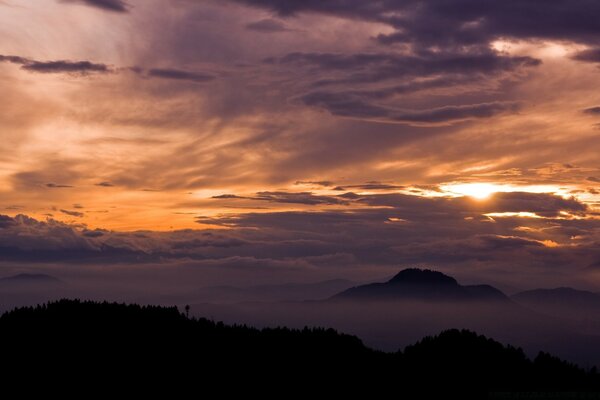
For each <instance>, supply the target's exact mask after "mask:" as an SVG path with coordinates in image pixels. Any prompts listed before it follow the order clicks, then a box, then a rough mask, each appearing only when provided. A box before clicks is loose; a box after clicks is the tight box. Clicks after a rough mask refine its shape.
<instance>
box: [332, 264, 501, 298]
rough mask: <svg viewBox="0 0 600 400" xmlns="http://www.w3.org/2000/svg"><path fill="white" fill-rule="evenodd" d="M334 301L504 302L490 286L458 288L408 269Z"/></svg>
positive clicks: (430, 273) (433, 273)
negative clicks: (385, 280)
mask: <svg viewBox="0 0 600 400" xmlns="http://www.w3.org/2000/svg"><path fill="white" fill-rule="evenodd" d="M332 299H335V300H385V301H389V300H429V301H443V300H453V301H454V300H456V301H508V300H509V299H508V297H506V295H505V294H504V293H502V292H501V291H500V290H498V289H496V288H494V287H493V286H490V285H466V286H464V285H460V284H459V283H458V282H457V281H456V279H454V278H452V277H450V276H448V275H445V274H443V273H441V272H438V271H432V270H428V269H418V268H408V269H405V270H402V271H400V272H399V273H398V274H397V275H396V276H394V277H393V278H392V279H390V280H389V281H387V282H383V283H372V284H368V285H362V286H356V287H353V288H350V289H347V290H345V291H343V292H341V293H339V294H337V295H335V296H333V297H332Z"/></svg>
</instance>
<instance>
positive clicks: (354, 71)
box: [0, 0, 600, 262]
mask: <svg viewBox="0 0 600 400" xmlns="http://www.w3.org/2000/svg"><path fill="white" fill-rule="evenodd" d="M346 3H347V4H345V6H344V8H343V9H336V8H335V7H333V6H330V5H328V4H330V3H327V2H324V3H322V4H321V3H319V4H317V3H314V4H313V3H312V2H308V3H306V4H305V3H302V4H300V3H297V4H296V3H294V5H293V6H292V5H288V6H289V7H290V8H289V9H288V8H285V7H284V8H282V7H283V6H282V5H281V4H280V3H278V2H274V1H273V2H271V1H266V0H265V1H250V0H248V1H246V0H244V1H241V0H240V1H233V0H232V1H212V0H206V1H201V2H193V1H184V0H181V1H165V0H144V1H141V0H140V1H137V0H131V1H129V0H128V1H122V0H106V1H99V0H70V1H54V0H45V1H37V0H5V1H1V2H0V87H1V88H2V91H1V92H2V107H0V207H1V208H2V211H1V212H0V213H1V214H5V215H8V216H10V217H15V216H17V215H19V214H23V215H27V216H29V217H32V218H34V219H36V220H37V221H47V220H48V221H59V222H64V223H65V224H66V226H71V227H74V228H75V229H76V230H78V231H79V232H84V231H85V230H93V229H96V228H100V229H106V230H112V231H137V230H145V231H171V230H177V229H207V228H210V229H215V228H218V229H221V230H223V229H229V230H231V229H235V227H236V226H238V224H236V223H235V221H236V218H237V219H239V220H240V221H249V220H250V219H252V218H255V216H254V215H255V214H264V216H263V217H262V218H269V217H270V215H276V213H300V215H302V213H307V214H306V215H314V214H315V213H322V215H341V216H350V215H356V213H358V214H360V215H363V214H361V213H374V212H379V211H378V210H387V211H389V212H391V211H394V210H398V212H397V214H393V215H392V214H389V215H387V214H386V216H385V217H384V218H383V222H385V223H386V224H389V223H396V224H399V223H402V222H403V221H411V217H412V214H411V212H412V211H411V208H410V207H408V206H407V208H402V209H400V208H399V207H400V206H399V205H398V204H397V203H394V204H393V205H390V203H389V202H390V201H391V200H390V199H396V200H397V199H402V201H403V202H404V201H407V202H410V201H413V200H411V199H412V198H414V201H417V200H418V199H422V198H424V199H432V202H430V203H427V204H429V206H428V207H433V208H432V210H434V211H435V209H436V207H442V206H443V207H446V205H447V204H458V203H453V201H454V200H452V199H459V200H457V201H462V200H460V198H461V197H463V196H465V199H466V200H465V202H463V203H460V207H466V208H464V209H463V208H460V207H459V208H460V210H461V211H456V212H465V213H467V211H468V214H465V218H471V220H479V218H481V219H482V221H483V220H486V221H494V222H495V223H498V224H504V223H505V222H502V220H503V218H510V219H511V221H520V222H518V223H517V222H515V225H514V226H512V225H511V227H510V229H509V228H506V227H503V228H498V229H497V230H495V231H493V232H491V231H490V232H488V233H486V234H492V233H493V234H495V235H497V236H498V238H501V239H502V238H513V237H517V238H524V239H527V240H532V241H534V242H535V243H539V244H541V245H544V246H546V247H557V246H559V247H560V246H562V247H564V248H566V247H568V246H579V243H581V242H578V240H579V241H580V240H582V239H581V238H583V237H585V238H586V240H587V242H586V243H587V244H588V245H589V246H592V247H593V248H595V247H596V242H597V236H596V235H597V232H598V231H597V228H596V225H595V224H596V222H595V221H596V220H597V216H598V207H599V206H598V205H599V204H600V164H599V163H598V154H599V151H600V140H599V138H598V135H599V132H600V131H599V127H600V108H598V107H599V106H600V94H599V93H600V90H599V89H600V80H599V79H598V76H599V74H600V69H599V67H598V65H600V64H599V62H598V60H600V57H597V54H596V52H597V51H598V50H597V49H596V48H595V47H594V43H595V42H594V40H595V39H594V38H598V37H599V36H600V27H598V26H597V23H596V22H594V20H591V19H588V18H587V17H586V13H583V11H581V10H579V11H578V9H576V8H564V9H562V8H561V7H562V2H556V4H554V3H553V4H552V6H548V7H550V9H549V10H547V12H546V13H544V14H540V16H539V18H538V19H536V21H535V24H525V22H522V21H521V20H520V19H519V18H516V16H515V15H511V16H510V18H509V17H506V15H508V14H506V13H510V10H509V11H507V10H505V9H504V6H503V5H501V4H495V5H487V6H486V7H488V6H489V7H490V9H489V10H488V9H486V8H485V7H484V6H483V5H482V6H481V7H475V8H466V7H467V3H468V2H467V1H466V0H456V1H455V3H456V4H455V6H456V10H463V9H464V10H467V11H465V12H460V13H459V12H457V13H452V12H447V11H443V10H444V9H443V7H444V6H443V4H442V3H439V2H436V1H432V2H429V3H428V4H427V6H426V7H425V6H423V7H424V8H423V9H404V8H402V7H403V6H401V5H400V3H398V4H396V3H394V2H377V7H375V6H373V7H372V8H368V7H367V8H364V7H366V6H365V5H364V4H361V3H359V2H354V1H350V0H348V1H346ZM486 4H487V3H486ZM565 4H566V3H565ZM378 7H379V8H378ZM386 7H387V8H386ZM395 7H396V8H395ZM436 7H439V8H436ZM469 7H472V5H471V6H469ZM523 7H525V6H524V5H523ZM540 7H542V6H540ZM565 7H567V6H566V5H565ZM540 11H541V10H540ZM580 11H581V12H582V13H583V14H582V15H581V16H578V18H579V21H580V23H579V24H578V25H574V26H570V25H568V21H569V20H570V19H569V18H565V19H560V20H559V21H561V22H560V23H557V22H556V21H555V20H553V19H551V18H550V17H549V16H552V15H567V14H568V13H578V12H580ZM584 11H585V10H584ZM532 12H535V10H534V11H532ZM587 14H591V15H593V14H594V12H593V10H588V12H587ZM393 15H410V16H411V18H410V19H406V20H403V19H402V18H398V19H395V17H392V16H393ZM569 15H570V14H569ZM503 18H507V19H506V20H504V19H503ZM544 18H550V19H549V20H548V21H547V20H546V19H544ZM572 19H573V18H572ZM419 21H420V22H419ZM413 22H414V23H413ZM521 23H522V24H523V25H520V24H521ZM557 24H558V25H557ZM561 24H563V25H561ZM424 27H426V28H424ZM441 27H443V28H441ZM449 27H450V28H449ZM599 54H600V53H599ZM507 193H508V195H507ZM519 193H526V194H530V195H529V197H527V196H526V195H524V196H525V197H523V196H521V195H519ZM503 194H504V195H503ZM394 196H395V197H394ZM503 196H504V197H503ZM407 199H408V200H407ZM440 199H441V200H440ZM507 199H508V200H507ZM396 200H394V201H396ZM509 200H510V205H509V204H508V203H507V202H508V201H509ZM402 204H404V203H402ZM419 204H425V203H419ZM402 207H404V205H403V206H402ZM453 207H454V206H453ZM456 207H458V206H456ZM390 210H391V211H390ZM444 210H445V209H444ZM387 211H386V212H387ZM434 211H431V212H432V214H431V216H430V217H428V218H430V219H431V221H432V222H433V221H434V220H435V218H437V217H436V216H435V215H437V214H436V213H435V212H434ZM473 211H475V213H474V214H473ZM394 212H395V211H394ZM441 212H442V211H440V213H441ZM444 212H447V210H446V211H444ZM281 215H284V214H281ZM286 215H295V214H286ZM365 215H366V214H365ZM440 215H441V214H440ZM256 218H258V217H256ZM440 218H441V217H440ZM539 220H542V222H540V221H539ZM232 221H233V222H232ZM261 221H262V220H261ZM269 221H270V220H269ZM440 221H441V220H440ZM564 221H571V222H570V223H571V224H575V223H577V224H578V225H577V230H578V231H577V232H574V230H575V228H574V227H573V226H570V227H569V229H570V230H572V231H573V232H572V233H571V234H567V233H564V232H563V233H561V235H560V236H557V235H556V230H555V228H556V226H558V225H560V226H562V227H563V228H564V226H563V225H564V224H565V222H564ZM577 221H584V222H585V221H589V225H585V226H584V225H582V224H583V223H580V222H577ZM261 223H266V222H264V221H263V222H261ZM443 223H444V222H443V221H442V222H440V224H442V225H443ZM541 223H544V224H547V226H546V227H545V228H542V227H540V225H539V224H541ZM244 224H245V223H241V225H240V226H244V227H247V226H246V225H244ZM253 224H254V222H253ZM561 224H563V225H561ZM252 227H256V226H254V225H252ZM553 227H554V228H553ZM258 228H259V229H261V228H262V225H260V226H258ZM286 229H287V228H286ZM289 229H290V232H291V231H294V229H292V228H289ZM486 229H487V228H486ZM565 229H566V228H565ZM484 230H485V229H484ZM579 231H581V232H579ZM477 232H478V233H477V234H480V233H481V231H480V230H477ZM448 239H450V237H448ZM413 245H415V246H416V245H417V243H416V242H415V243H413ZM586 262H587V261H586Z"/></svg>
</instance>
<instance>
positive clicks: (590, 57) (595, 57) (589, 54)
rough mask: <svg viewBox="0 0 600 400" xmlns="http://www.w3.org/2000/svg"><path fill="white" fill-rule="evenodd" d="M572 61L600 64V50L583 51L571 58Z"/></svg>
mask: <svg viewBox="0 0 600 400" xmlns="http://www.w3.org/2000/svg"><path fill="white" fill-rule="evenodd" d="M573 59H574V60H577V61H586V62H594V63H596V62H600V48H593V49H588V50H583V51H580V52H578V53H576V54H575V55H574V56H573Z"/></svg>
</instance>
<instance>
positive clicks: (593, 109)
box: [583, 107, 600, 115]
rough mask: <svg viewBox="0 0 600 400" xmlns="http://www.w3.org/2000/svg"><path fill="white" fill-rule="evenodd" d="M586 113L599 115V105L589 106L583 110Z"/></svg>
mask: <svg viewBox="0 0 600 400" xmlns="http://www.w3.org/2000/svg"><path fill="white" fill-rule="evenodd" d="M583 112H584V113H586V114H592V115H600V107H590V108H586V109H585V110H583Z"/></svg>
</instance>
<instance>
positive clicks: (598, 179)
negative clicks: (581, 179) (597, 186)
mask: <svg viewBox="0 0 600 400" xmlns="http://www.w3.org/2000/svg"><path fill="white" fill-rule="evenodd" d="M587 180H588V181H590V182H600V178H596V177H595V176H588V177H587Z"/></svg>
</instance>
